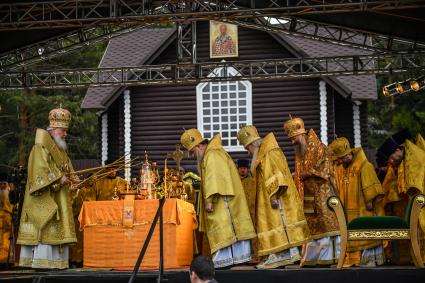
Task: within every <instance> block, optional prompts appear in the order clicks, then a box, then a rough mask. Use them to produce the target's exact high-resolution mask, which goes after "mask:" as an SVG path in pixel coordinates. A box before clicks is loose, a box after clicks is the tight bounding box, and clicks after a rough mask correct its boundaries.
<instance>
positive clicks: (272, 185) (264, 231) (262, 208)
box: [252, 133, 311, 256]
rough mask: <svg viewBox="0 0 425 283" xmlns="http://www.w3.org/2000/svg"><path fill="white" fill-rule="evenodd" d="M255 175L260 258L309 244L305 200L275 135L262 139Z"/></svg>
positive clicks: (253, 167)
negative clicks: (277, 203) (275, 205)
mask: <svg viewBox="0 0 425 283" xmlns="http://www.w3.org/2000/svg"><path fill="white" fill-rule="evenodd" d="M252 174H254V178H255V184H256V191H257V201H256V221H255V222H256V228H257V237H258V255H259V256H265V255H269V254H273V253H277V252H280V251H283V250H286V249H289V248H291V247H296V246H300V245H302V244H304V243H306V242H308V241H310V240H311V238H310V232H309V229H308V225H307V221H306V219H305V216H304V211H303V204H302V201H301V199H300V196H299V194H298V191H297V189H296V187H295V183H294V180H293V179H292V176H291V172H290V170H289V167H288V163H287V162H286V158H285V155H284V154H283V152H282V150H281V149H280V147H279V145H278V143H277V141H276V138H275V137H274V135H273V133H269V134H268V135H267V136H266V137H265V138H264V139H263V141H262V143H261V146H260V148H259V150H258V154H257V158H256V160H255V161H254V163H253V165H252ZM271 199H278V200H279V201H280V204H281V208H282V209H273V208H272V206H271V203H270V201H271Z"/></svg>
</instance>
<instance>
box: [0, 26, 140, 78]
mask: <svg viewBox="0 0 425 283" xmlns="http://www.w3.org/2000/svg"><path fill="white" fill-rule="evenodd" d="M137 28H139V26H138V25H134V24H127V23H118V24H105V25H99V26H94V27H91V28H83V29H79V30H77V31H73V32H70V33H66V34H63V35H60V36H57V37H53V38H50V39H48V40H43V41H40V42H37V43H34V44H31V45H28V46H25V47H23V48H19V49H15V50H13V51H12V52H8V53H4V54H1V55H0V71H5V70H14V69H17V68H21V67H26V66H29V65H31V64H35V63H38V62H42V61H44V60H48V59H51V58H54V57H57V56H60V55H63V54H66V53H69V52H73V51H77V50H79V49H81V48H84V47H87V46H89V45H91V44H95V43H98V42H102V41H106V40H109V39H111V38H113V37H116V36H119V35H122V34H125V33H128V32H131V31H133V30H135V29H137Z"/></svg>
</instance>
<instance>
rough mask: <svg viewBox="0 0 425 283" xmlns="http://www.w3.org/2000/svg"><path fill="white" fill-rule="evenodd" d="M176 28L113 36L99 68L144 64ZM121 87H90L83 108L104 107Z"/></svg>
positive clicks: (139, 30)
mask: <svg viewBox="0 0 425 283" xmlns="http://www.w3.org/2000/svg"><path fill="white" fill-rule="evenodd" d="M174 31H175V29H174V28H155V29H138V30H135V31H133V32H130V33H127V34H124V35H121V36H119V37H116V38H113V39H111V40H110V41H109V44H108V47H107V48H106V50H105V53H104V54H103V57H102V60H101V61H100V63H99V68H102V67H103V68H108V67H117V66H126V67H137V66H141V65H143V64H144V63H145V62H146V61H147V60H148V59H149V58H150V57H152V55H153V54H154V53H155V52H156V51H157V50H158V49H160V47H161V45H162V44H163V43H164V42H165V41H166V40H167V39H168V38H169V37H170V36H171V35H172V34H173V33H174ZM118 89H119V87H115V86H112V87H89V88H88V89H87V92H86V95H85V97H84V99H83V102H82V103H81V108H83V109H104V108H105V103H106V102H107V101H108V100H109V98H110V96H112V95H113V94H114V93H115V92H116V91H117V90H118Z"/></svg>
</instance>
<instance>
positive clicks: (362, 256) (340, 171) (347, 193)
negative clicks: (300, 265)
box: [329, 137, 385, 267]
mask: <svg viewBox="0 0 425 283" xmlns="http://www.w3.org/2000/svg"><path fill="white" fill-rule="evenodd" d="M329 148H330V150H331V152H332V159H333V160H334V161H335V163H336V165H337V169H336V180H337V184H338V189H339V197H340V199H341V201H342V203H343V204H344V207H345V211H346V215H347V221H348V222H349V221H351V220H353V219H354V218H357V217H360V216H379V215H384V214H385V212H384V205H383V202H382V200H383V196H384V192H383V189H382V186H381V183H380V182H379V179H378V177H377V176H376V172H375V168H374V167H373V165H372V164H371V163H370V162H369V161H368V160H367V158H366V155H365V153H364V151H363V149H362V148H361V147H357V148H354V149H351V147H350V143H349V141H348V140H347V139H346V138H344V137H341V138H337V139H335V140H334V141H333V142H332V143H331V144H330V145H329ZM347 251H348V252H347V255H346V259H345V263H346V265H349V266H350V265H359V266H366V267H374V266H376V265H382V264H384V261H385V257H384V249H383V246H382V241H380V240H375V241H350V242H349V243H348V247H347Z"/></svg>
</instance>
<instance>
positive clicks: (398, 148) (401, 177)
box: [377, 130, 425, 265]
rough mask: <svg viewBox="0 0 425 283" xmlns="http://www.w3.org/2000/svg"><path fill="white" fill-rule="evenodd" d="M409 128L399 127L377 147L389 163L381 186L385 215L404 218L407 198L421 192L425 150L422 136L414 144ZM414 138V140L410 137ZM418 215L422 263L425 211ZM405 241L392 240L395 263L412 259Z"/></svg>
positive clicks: (393, 260) (424, 167) (392, 259)
mask: <svg viewBox="0 0 425 283" xmlns="http://www.w3.org/2000/svg"><path fill="white" fill-rule="evenodd" d="M410 139H412V136H411V134H410V132H409V131H408V130H401V131H399V132H397V133H395V134H394V135H392V136H391V137H388V138H387V139H386V140H385V141H384V143H383V144H382V145H381V146H380V147H379V148H378V153H377V155H379V156H380V157H381V158H382V157H384V158H386V159H387V162H388V169H387V174H386V176H385V179H384V182H383V183H382V187H383V189H384V192H385V199H384V203H385V206H386V212H387V214H388V215H395V216H399V217H405V215H406V208H407V206H408V204H409V200H410V199H411V197H412V196H414V195H415V194H417V193H424V191H425V186H424V181H425V162H424V161H425V151H424V142H423V139H422V136H420V135H418V137H417V140H416V144H414V143H413V142H412V141H410ZM412 140H413V139H412ZM423 211H424V210H423V209H422V211H421V214H420V216H419V223H420V227H421V229H420V230H421V231H420V234H419V238H420V244H421V254H422V260H423V261H424V262H425V258H424V257H425V248H424V246H425V245H424V244H425V237H424V235H425V233H424V232H425V214H424V212H423ZM411 260H412V259H411V256H410V248H409V243H408V241H404V240H401V241H393V242H392V255H391V261H392V262H393V263H396V264H403V265H404V264H409V263H410V261H411Z"/></svg>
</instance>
